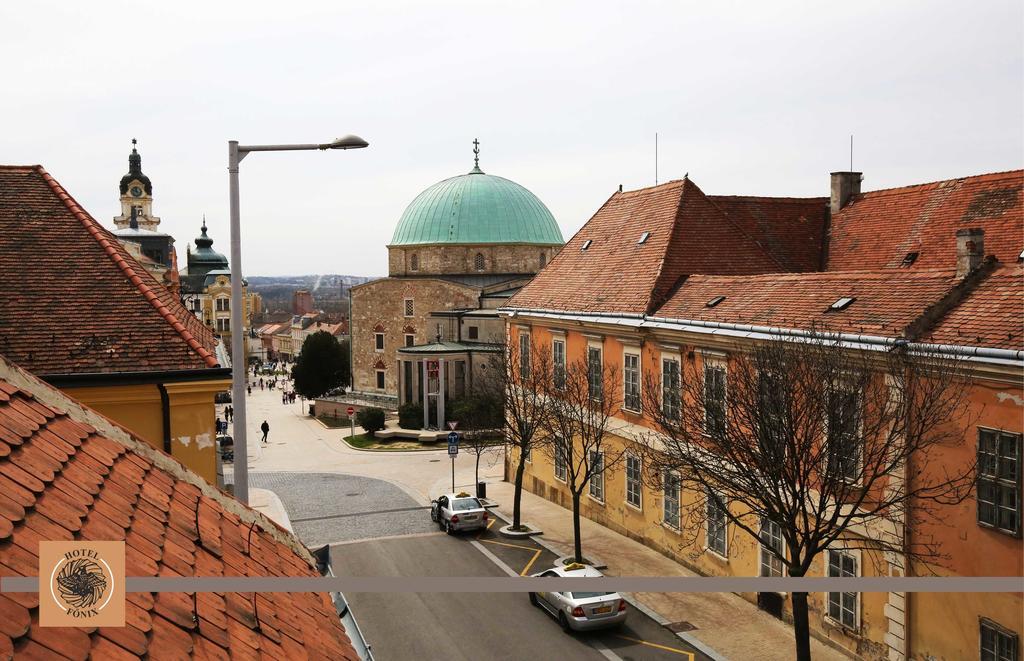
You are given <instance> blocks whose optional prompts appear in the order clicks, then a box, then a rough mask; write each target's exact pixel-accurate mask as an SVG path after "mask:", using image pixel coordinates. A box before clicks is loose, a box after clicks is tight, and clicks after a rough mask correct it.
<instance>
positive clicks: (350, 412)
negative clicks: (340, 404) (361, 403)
mask: <svg viewBox="0 0 1024 661" xmlns="http://www.w3.org/2000/svg"><path fill="white" fill-rule="evenodd" d="M355 412H356V410H355V409H354V408H352V407H351V406H350V407H348V414H349V415H352V414H353V413H355Z"/></svg>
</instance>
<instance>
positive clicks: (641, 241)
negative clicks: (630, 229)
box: [637, 232, 651, 245]
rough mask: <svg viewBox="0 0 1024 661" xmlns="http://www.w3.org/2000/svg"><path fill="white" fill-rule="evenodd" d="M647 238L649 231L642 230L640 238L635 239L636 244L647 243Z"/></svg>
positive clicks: (649, 236)
mask: <svg viewBox="0 0 1024 661" xmlns="http://www.w3.org/2000/svg"><path fill="white" fill-rule="evenodd" d="M649 238H651V233H650V232H644V233H643V234H641V235H640V240H639V241H637V245H643V244H645V243H647V239H649Z"/></svg>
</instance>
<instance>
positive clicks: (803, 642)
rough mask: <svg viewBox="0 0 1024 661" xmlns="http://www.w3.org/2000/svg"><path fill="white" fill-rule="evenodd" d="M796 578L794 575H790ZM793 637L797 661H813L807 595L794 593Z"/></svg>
mask: <svg viewBox="0 0 1024 661" xmlns="http://www.w3.org/2000/svg"><path fill="white" fill-rule="evenodd" d="M790 576H794V574H790ZM792 597H793V635H794V637H795V638H796V658H797V661H811V629H810V622H809V621H808V617H807V593H806V592H793V593H792Z"/></svg>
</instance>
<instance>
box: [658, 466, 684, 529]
mask: <svg viewBox="0 0 1024 661" xmlns="http://www.w3.org/2000/svg"><path fill="white" fill-rule="evenodd" d="M662 481H663V487H664V490H665V497H664V501H665V507H664V512H663V513H662V518H663V519H664V520H665V525H666V526H668V527H670V528H674V529H676V530H679V491H680V489H679V476H678V475H676V474H675V473H672V472H666V473H665V477H664V479H663V480H662Z"/></svg>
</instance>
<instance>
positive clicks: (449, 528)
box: [444, 521, 455, 535]
mask: <svg viewBox="0 0 1024 661" xmlns="http://www.w3.org/2000/svg"><path fill="white" fill-rule="evenodd" d="M444 531H445V532H446V533H448V534H449V535H454V534H455V528H452V523H451V521H445V522H444Z"/></svg>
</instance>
